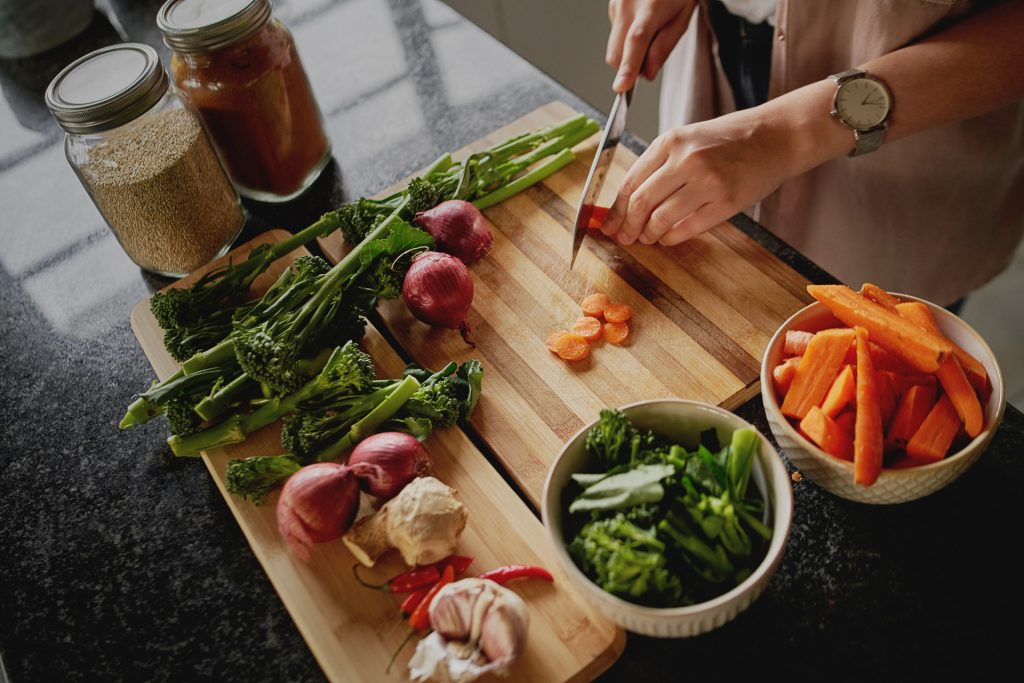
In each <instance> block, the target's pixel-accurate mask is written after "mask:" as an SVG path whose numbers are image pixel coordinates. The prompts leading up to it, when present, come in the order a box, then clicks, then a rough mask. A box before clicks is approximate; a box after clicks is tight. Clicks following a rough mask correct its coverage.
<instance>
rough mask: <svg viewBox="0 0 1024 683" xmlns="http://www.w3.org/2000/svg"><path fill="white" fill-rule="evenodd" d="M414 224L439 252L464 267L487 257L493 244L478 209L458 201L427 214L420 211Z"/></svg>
mask: <svg viewBox="0 0 1024 683" xmlns="http://www.w3.org/2000/svg"><path fill="white" fill-rule="evenodd" d="M415 222H416V224H417V225H419V226H420V227H421V228H423V229H424V230H426V231H427V232H429V233H430V236H431V237H433V238H434V239H435V240H437V248H438V249H439V250H441V251H443V252H445V253H446V254H451V255H452V256H455V257H457V258H460V259H462V261H463V263H466V264H470V263H472V262H473V261H476V260H477V259H481V258H483V257H484V256H486V255H487V252H489V251H490V250H491V244H492V243H493V242H494V237H493V236H492V235H491V230H490V228H488V227H487V219H486V218H484V215H483V214H482V213H480V209H478V208H476V207H475V206H473V204H471V203H470V202H464V201H462V200H461V199H449V200H448V201H446V202H441V203H440V204H438V205H437V206H435V207H434V208H433V209H431V210H430V211H420V212H419V213H418V214H416V218H415Z"/></svg>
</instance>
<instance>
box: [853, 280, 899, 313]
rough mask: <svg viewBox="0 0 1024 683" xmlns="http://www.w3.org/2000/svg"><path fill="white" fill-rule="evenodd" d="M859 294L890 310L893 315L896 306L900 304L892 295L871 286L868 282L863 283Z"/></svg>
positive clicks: (876, 286)
mask: <svg viewBox="0 0 1024 683" xmlns="http://www.w3.org/2000/svg"><path fill="white" fill-rule="evenodd" d="M860 293H861V296H866V297H867V298H869V299H871V300H872V301H874V302H875V303H876V304H878V305H879V306H881V307H883V308H885V309H887V310H890V311H892V312H893V313H895V312H896V304H898V303H899V302H900V300H899V299H897V298H896V297H894V296H893V295H892V294H890V293H889V292H887V291H885V290H884V289H882V288H881V287H879V286H878V285H873V284H871V283H870V282H865V283H864V284H862V285H861V286H860Z"/></svg>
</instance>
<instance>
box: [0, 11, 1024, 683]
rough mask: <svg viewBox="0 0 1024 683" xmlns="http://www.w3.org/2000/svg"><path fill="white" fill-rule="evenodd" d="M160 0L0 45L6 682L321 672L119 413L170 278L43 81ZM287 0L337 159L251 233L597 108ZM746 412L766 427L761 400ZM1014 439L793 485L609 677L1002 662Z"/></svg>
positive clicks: (236, 551)
mask: <svg viewBox="0 0 1024 683" xmlns="http://www.w3.org/2000/svg"><path fill="white" fill-rule="evenodd" d="M158 5H159V3H158V2H152V1H146V2H129V1H128V0H123V1H119V0H111V1H110V2H108V3H105V6H109V7H110V8H111V9H112V16H113V17H114V19H113V21H111V20H109V19H108V18H107V17H106V16H104V15H99V14H98V15H97V17H96V20H95V21H94V23H93V24H92V25H91V26H90V27H89V29H87V31H86V33H85V34H83V35H82V36H81V37H80V38H78V39H76V40H75V41H73V42H72V43H71V44H69V45H66V46H63V47H61V48H58V49H56V50H53V51H51V52H50V53H47V54H44V55H41V56H39V57H36V58H32V59H29V60H22V61H19V62H12V61H0V87H2V89H3V99H2V100H0V130H2V131H3V135H2V136H0V205H2V207H3V211H2V214H0V405H2V412H0V516H2V524H0V549H2V554H0V654H2V657H3V661H4V664H5V666H6V669H7V673H8V674H9V676H10V678H11V680H13V681H57V680H60V681H78V680H86V681H89V680H101V679H102V680H127V681H142V680H145V681H196V680H218V681H224V680H231V681H317V680H322V679H323V674H322V673H321V672H320V669H319V667H318V666H317V664H316V662H315V660H314V659H313V657H312V655H311V654H310V652H309V650H308V648H307V647H306V645H305V644H304V642H303V640H302V638H301V637H300V635H299V633H298V631H297V630H296V629H295V626H294V624H293V623H292V621H291V619H290V617H289V616H288V614H287V612H286V611H285V609H284V607H283V605H282V604H281V602H280V601H279V600H278V598H277V595H276V594H275V593H274V590H273V588H272V587H271V585H270V583H269V581H268V580H267V579H266V576H265V575H264V573H263V571H262V569H261V567H260V565H259V563H258V562H257V561H256V559H255V557H254V556H253V554H252V552H251V551H250V550H249V547H248V544H247V543H246V541H245V539H244V537H243V536H242V534H241V532H240V530H239V528H238V525H237V524H236V523H235V521H234V519H233V518H232V516H231V514H230V512H229V511H228V509H227V506H226V505H225V504H224V501H223V500H222V498H221V495H220V493H219V492H218V491H217V489H216V487H215V486H214V485H213V483H212V481H211V479H210V478H209V476H208V475H207V473H206V471H205V468H204V467H203V466H202V464H201V463H199V462H197V461H192V460H176V459H174V458H173V457H172V456H171V455H170V453H169V451H168V449H167V448H166V446H165V444H164V436H163V434H162V433H161V430H160V429H159V428H158V427H157V426H155V425H154V426H153V428H143V429H137V430H134V431H129V432H119V431H118V430H117V421H118V419H119V418H120V416H121V414H122V411H123V408H124V406H125V405H127V404H128V402H129V401H130V399H131V397H132V395H133V394H134V392H136V391H137V390H138V389H139V388H140V387H144V386H145V385H146V384H147V382H148V381H149V380H150V379H151V373H150V369H149V364H148V363H147V361H146V359H145V357H144V355H143V353H142V351H141V350H140V349H139V347H138V345H137V344H136V342H135V338H134V336H133V334H132V332H131V329H130V327H129V324H128V313H129V311H130V309H131V307H132V306H133V305H134V304H135V302H136V301H138V300H139V299H140V298H142V297H144V296H146V295H147V294H148V293H149V291H150V289H151V288H152V287H155V286H160V285H162V284H163V283H162V282H160V281H158V280H156V279H152V278H148V277H145V276H143V275H142V274H141V273H140V272H139V270H138V269H137V268H136V267H135V266H134V265H132V263H131V262H130V261H129V260H128V259H127V257H126V256H125V255H124V254H123V252H122V251H121V250H120V248H119V247H118V245H117V243H116V241H115V240H114V239H113V237H112V236H111V235H110V234H109V233H108V232H107V230H106V229H105V228H104V226H103V223H102V221H101V219H100V217H99V215H98V214H97V213H96V211H95V209H94V208H93V207H92V205H91V203H90V202H89V199H88V197H87V196H86V195H85V192H84V190H82V188H81V186H80V185H79V183H78V181H77V179H76V178H75V176H74V174H73V173H72V172H71V169H70V168H69V167H68V166H67V164H66V162H65V160H64V158H63V153H62V151H61V147H60V134H59V131H58V130H57V129H56V126H55V125H54V124H53V122H52V120H51V119H50V117H49V114H48V113H47V112H46V110H45V108H44V106H43V104H42V92H43V89H44V87H45V85H46V83H47V82H48V80H49V78H50V77H51V76H52V75H53V74H54V73H56V71H57V70H58V69H59V68H60V67H61V66H62V65H63V64H64V63H66V62H68V61H70V60H71V59H73V58H74V57H76V56H78V55H80V54H84V53H85V52H87V51H88V50H91V49H94V48H95V47H99V46H101V45H105V44H110V43H113V42H117V41H119V40H121V39H122V38H125V39H131V40H138V41H142V42H147V43H150V44H151V45H154V46H155V47H157V48H158V49H159V50H160V51H161V54H162V55H163V57H164V59H165V60H166V56H167V52H166V49H165V48H164V47H163V45H162V44H161V43H160V42H159V38H158V35H157V32H156V29H155V27H154V26H153V23H152V22H153V17H154V15H155V12H156V9H157V7H158ZM276 6H277V12H278V15H279V16H280V17H281V18H282V19H284V20H285V21H286V22H287V23H288V24H289V25H290V26H291V27H292V29H293V31H294V33H295V35H296V39H297V41H298V44H299V49H300V52H301V54H302V56H303V59H304V60H305V62H306V64H307V69H308V71H309V74H310V78H311V80H312V82H313V86H314V89H315V91H316V93H317V96H318V98H319V100H320V104H321V106H322V108H323V110H324V113H325V117H326V119H327V123H328V128H329V132H330V135H331V137H332V140H333V142H334V152H335V159H334V162H333V164H332V165H331V167H330V168H329V170H328V172H327V173H325V174H324V176H323V177H322V178H321V179H320V180H319V181H318V182H317V184H316V185H315V186H314V188H313V189H312V190H311V191H310V192H309V193H308V194H307V195H306V196H304V197H303V198H302V199H301V200H299V201H296V202H293V203H291V204H289V205H287V206H267V205H256V204H249V205H247V208H248V209H249V212H250V216H251V220H250V221H249V223H248V225H247V228H246V231H245V235H244V236H243V239H245V238H247V237H248V236H251V235H254V234H257V233H258V232H261V231H262V230H263V229H265V228H267V227H272V226H280V227H285V228H292V229H294V228H297V227H301V226H304V225H306V224H307V223H309V222H310V221H311V220H312V219H314V218H315V217H317V216H319V215H320V214H321V213H322V212H323V211H325V210H326V209H328V208H330V207H333V206H335V205H336V204H337V203H339V202H340V201H342V200H346V199H350V198H353V197H356V196H359V195H362V194H372V193H374V192H376V191H377V190H379V189H380V188H382V187H385V186H387V185H389V184H391V183H393V182H394V181H396V180H397V179H399V178H400V177H402V176H404V175H406V174H408V173H410V172H412V171H413V170H415V169H416V168H418V167H421V166H424V165H425V164H427V163H428V162H430V161H431V160H433V159H434V158H436V157H437V156H438V155H439V154H440V153H442V152H444V151H448V150H452V149H457V148H458V147H460V146H462V145H463V144H465V143H467V142H469V141H471V140H474V139H476V138H478V137H480V136H481V135H483V134H485V133H487V132H489V131H490V130H492V129H494V128H497V127H498V126H500V125H503V124H504V123H507V122H508V121H511V120H513V119H515V118H517V117H519V116H521V115H522V114H524V113H526V112H528V111H530V110H532V109H534V108H535V107H537V106H539V105H541V104H544V103H545V102H548V101H550V100H552V99H556V98H560V99H564V100H567V101H568V102H570V103H571V104H573V105H574V106H577V107H580V108H582V109H584V110H585V111H587V112H588V113H591V114H594V113H595V112H593V110H591V109H590V108H589V107H586V106H585V105H584V104H583V103H581V102H580V101H579V100H578V99H576V98H575V97H573V96H572V95H571V94H570V93H568V92H566V91H565V90H564V89H563V88H561V87H559V86H558V85H557V84H555V83H554V82H552V81H551V80H550V79H548V78H546V77H545V76H543V75H542V74H540V73H539V72H537V71H536V70H534V69H533V68H532V67H530V66H529V65H528V64H526V63H525V62H523V61H522V60H521V59H519V58H517V57H516V56H515V55H513V54H512V53H511V52H509V51H508V50H506V49H505V48H504V47H502V46H501V45H499V44H498V43H496V42H495V41H493V40H492V39H491V38H489V37H487V36H486V35H485V34H484V33H482V32H481V31H479V30H477V29H476V28H475V27H473V26H472V25H470V24H468V23H467V22H465V21H463V20H462V19H461V18H460V17H458V16H457V15H456V14H454V13H453V12H451V11H450V10H448V9H446V8H445V7H444V6H443V5H441V4H440V3H437V2H434V1H433V0H425V1H424V2H422V3H421V2H418V1H416V0H393V1H391V2H382V1H376V0H347V1H346V0H318V1H313V0H310V1H308V2H299V1H297V0H292V1H290V2H285V1H283V0H282V1H279V2H277V3H276ZM119 33H120V34H121V36H120V37H119ZM595 68H600V67H595ZM633 146H634V147H637V146H638V143H637V142H636V141H634V144H633ZM737 223H738V225H740V227H741V228H742V229H743V230H745V231H746V232H747V233H748V234H750V235H752V236H753V237H754V238H755V239H758V240H759V241H761V242H762V243H763V244H765V245H766V246H768V247H769V248H770V249H772V250H773V251H774V252H775V253H776V254H778V255H779V256H780V258H782V259H783V260H785V261H786V262H788V263H790V264H791V265H793V266H794V267H796V268H797V269H798V270H800V271H801V272H803V273H804V274H805V275H806V276H807V277H809V278H810V279H812V280H815V281H827V280H828V276H827V274H825V273H824V272H822V271H821V270H820V269H817V268H816V267H814V266H813V265H812V264H810V263H808V262H807V261H806V260H805V259H803V258H801V257H800V256H799V254H797V253H795V252H794V251H792V250H791V249H789V248H788V247H786V245H784V244H782V243H780V242H779V241H778V240H775V239H774V238H773V237H771V235H769V234H767V233H766V232H764V231H763V230H761V229H760V228H759V227H757V226H756V225H755V224H753V223H751V222H750V221H747V220H745V219H738V220H737ZM739 412H740V413H741V414H742V415H743V416H744V417H746V418H747V419H749V420H751V421H753V422H754V423H755V424H757V425H758V426H759V427H760V428H761V430H762V431H765V432H767V431H768V427H767V424H766V423H765V420H764V414H763V410H762V408H761V406H760V402H759V400H754V401H751V402H750V403H748V404H747V405H746V406H744V407H743V408H742V409H741V410H740V411H739ZM1022 455H1024V417H1022V415H1021V413H1020V412H1018V411H1017V410H1015V409H1013V408H1009V407H1008V408H1007V414H1006V418H1005V421H1004V424H1003V427H1002V429H1000V431H999V433H998V434H997V436H996V438H995V440H994V441H993V443H992V446H991V448H990V450H989V452H988V453H986V454H985V456H984V457H983V458H982V459H981V461H980V462H979V464H978V465H977V466H975V468H974V469H972V470H971V471H970V472H968V473H967V474H966V475H965V476H964V477H963V478H962V479H961V480H960V481H958V482H957V483H956V484H954V485H953V486H951V487H949V488H948V489H946V490H944V491H942V492H940V493H938V494H936V495H933V496H931V497H930V498H927V499H925V500H923V501H919V502H916V503H911V504H908V505H903V506H899V507H887V508H876V507H870V506H862V505H855V504H853V503H848V502H846V501H843V500H840V499H837V498H835V497H833V496H831V495H829V494H827V493H824V492H822V491H821V490H819V489H817V488H816V487H815V486H814V484H812V483H810V482H809V481H804V482H802V483H797V484H794V490H795V492H796V518H795V523H794V526H793V531H792V536H791V538H790V542H789V546H788V549H787V551H786V556H785V559H784V561H783V564H782V566H781V568H780V569H779V572H778V573H777V574H776V576H775V577H774V579H773V580H772V582H771V584H770V585H769V587H768V590H767V592H766V593H765V595H764V596H763V597H762V598H761V599H760V600H759V601H758V602H757V603H755V605H754V606H753V607H752V608H751V609H750V610H749V611H748V612H747V613H745V614H743V615H741V616H740V618H739V619H737V620H736V621H735V622H733V623H732V624H729V625H727V626H726V627H724V628H722V629H720V630H718V631H716V632H714V633H712V634H709V635H707V636H702V637H700V638H696V639H693V640H686V641H656V640H651V639H645V638H641V637H635V636H631V637H630V639H629V644H628V646H627V649H626V652H625V654H624V655H623V656H622V658H621V659H620V660H619V661H618V663H616V664H615V666H613V667H612V669H611V670H610V671H609V672H608V673H607V674H606V676H605V678H606V679H607V680H611V681H619V680H621V681H627V680H629V681H634V680H640V679H641V678H644V679H646V680H678V679H680V678H683V677H684V676H694V677H696V678H699V679H702V680H708V679H709V678H711V677H714V678H715V679H716V680H729V679H739V678H753V677H755V676H758V677H761V676H764V675H766V674H767V675H770V676H771V677H772V679H775V678H779V679H781V678H783V677H785V678H787V679H797V680H802V679H815V680H820V679H822V678H825V677H827V678H829V679H848V680H863V679H865V678H874V677H880V678H885V679H889V678H896V677H898V676H913V677H914V678H939V679H946V678H951V677H953V676H955V675H962V676H970V677H971V678H972V679H973V678H981V677H984V675H985V674H992V673H995V672H996V671H997V670H999V667H1000V666H1001V664H1002V663H1004V662H1006V661H1007V660H1008V659H1009V658H1011V657H1012V656H1013V653H1014V648H1016V647H1017V642H1016V640H1017V639H1016V637H1015V633H1016V632H1017V631H1019V629H1016V628H1015V627H1012V626H1011V627H1009V628H1003V627H1000V626H999V625H998V624H997V623H996V622H997V621H999V620H1000V619H1001V618H1003V617H1004V616H1010V618H1011V619H1015V618H1016V615H1017V614H1019V613H1020V608H1021V607H1022V606H1024V605H1022V604H1021V603H1022V600H1021V594H1022V591H1021V588H1020V579H1019V577H1020V576H1021V575H1022V574H1024V560H1022V559H1021V554H1020V553H1019V549H1018V547H1017V546H1018V545H1019V540H1018V537H1019V533H1018V532H1017V526H1016V523H1017V520H1018V519H1019V518H1020V513H1019V511H1018V508H1017V506H1016V505H1015V501H1016V500H1017V499H1018V496H1019V488H1020V484H1021V482H1022V481H1024V457H1022ZM1011 623H1014V622H1011ZM393 678H394V679H395V680H399V677H398V676H394V677H393Z"/></svg>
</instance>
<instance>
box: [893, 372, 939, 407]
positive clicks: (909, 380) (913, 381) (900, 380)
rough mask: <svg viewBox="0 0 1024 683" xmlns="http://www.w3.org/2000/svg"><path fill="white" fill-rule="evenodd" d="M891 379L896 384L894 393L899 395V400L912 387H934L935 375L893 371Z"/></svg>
mask: <svg viewBox="0 0 1024 683" xmlns="http://www.w3.org/2000/svg"><path fill="white" fill-rule="evenodd" d="M892 380H893V382H894V383H895V385H896V395H897V396H899V398H900V400H901V401H902V400H903V397H904V396H906V395H907V392H908V391H910V389H911V388H912V387H920V386H930V387H931V388H932V389H934V388H935V375H901V374H899V373H893V374H892ZM933 401H934V399H933Z"/></svg>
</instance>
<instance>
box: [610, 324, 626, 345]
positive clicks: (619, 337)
mask: <svg viewBox="0 0 1024 683" xmlns="http://www.w3.org/2000/svg"><path fill="white" fill-rule="evenodd" d="M627 337H629V323H605V324H604V338H605V339H606V340H607V341H608V343H609V344H622V343H624V342H625V341H626V338H627Z"/></svg>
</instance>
